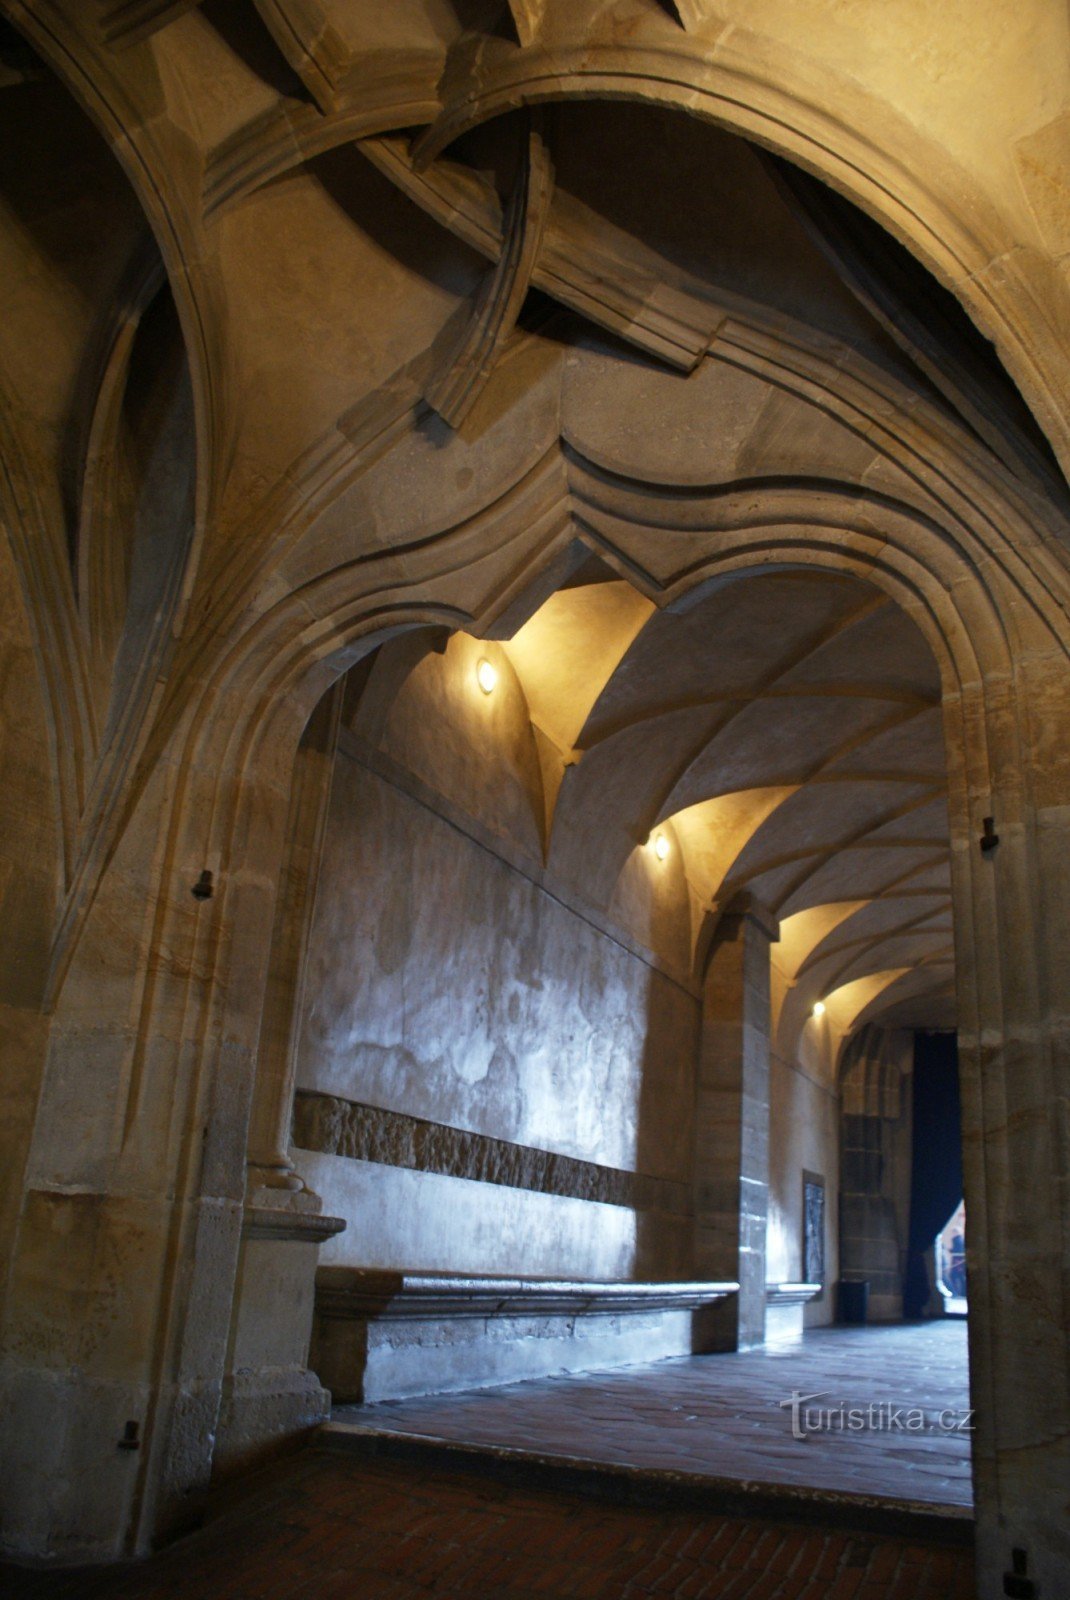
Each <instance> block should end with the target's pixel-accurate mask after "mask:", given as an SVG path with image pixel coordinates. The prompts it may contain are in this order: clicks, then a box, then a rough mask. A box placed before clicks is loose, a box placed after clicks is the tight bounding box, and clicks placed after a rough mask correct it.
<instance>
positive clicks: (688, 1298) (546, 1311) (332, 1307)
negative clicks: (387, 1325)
mask: <svg viewBox="0 0 1070 1600" xmlns="http://www.w3.org/2000/svg"><path fill="white" fill-rule="evenodd" d="M738 1288H739V1285H738V1283H707V1282H696V1283H624V1282H606V1281H603V1280H598V1279H591V1280H576V1279H557V1278H510V1277H497V1276H486V1277H475V1276H473V1277H466V1276H460V1275H458V1274H453V1273H434V1272H385V1271H382V1270H381V1269H375V1268H362V1267H320V1269H319V1271H318V1272H317V1273H316V1312H317V1315H320V1316H333V1317H362V1318H363V1317H367V1318H374V1319H375V1320H376V1321H394V1320H399V1319H405V1318H412V1317H416V1318H424V1317H435V1318H439V1317H449V1318H454V1317H481V1318H483V1317H516V1316H525V1317H530V1316H546V1317H550V1316H554V1317H575V1316H598V1315H608V1314H611V1313H612V1314H615V1315H617V1316H621V1315H624V1314H626V1313H629V1312H639V1311H696V1310H699V1309H700V1308H701V1307H702V1306H706V1305H712V1304H713V1303H714V1301H717V1300H722V1299H724V1298H725V1296H726V1295H729V1294H734V1293H735V1292H736V1291H737V1290H738Z"/></svg>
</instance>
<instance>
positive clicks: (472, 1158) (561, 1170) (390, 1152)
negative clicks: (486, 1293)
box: [293, 1089, 690, 1216]
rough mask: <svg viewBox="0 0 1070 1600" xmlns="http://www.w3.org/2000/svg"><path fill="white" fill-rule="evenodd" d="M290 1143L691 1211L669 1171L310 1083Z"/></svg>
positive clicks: (300, 1095) (298, 1098) (478, 1178)
mask: <svg viewBox="0 0 1070 1600" xmlns="http://www.w3.org/2000/svg"><path fill="white" fill-rule="evenodd" d="M293 1143H294V1144H295V1146H297V1148H298V1149H301V1150H311V1151H315V1152H317V1153H318V1154H320V1155H331V1156H344V1157H346V1158H348V1159H349V1160H351V1161H374V1162H378V1163H380V1164H381V1165H383V1166H388V1167H408V1168H411V1169H412V1170H413V1171H416V1172H435V1173H439V1174H440V1175H441V1176H443V1177H448V1178H469V1179H471V1180H473V1181H475V1182H477V1183H497V1184H502V1185H503V1186H504V1187H506V1188H510V1189H532V1190H535V1191H537V1192H538V1193H540V1194H552V1195H560V1196H562V1197H563V1198H566V1199H570V1200H591V1201H596V1202H598V1203H599V1204H601V1205H610V1206H626V1207H628V1208H629V1209H630V1210H634V1211H661V1212H668V1213H670V1214H672V1215H676V1216H686V1215H687V1214H688V1213H689V1211H690V1194H689V1190H688V1187H687V1185H686V1184H683V1183H677V1182H674V1181H673V1180H672V1179H671V1178H655V1177H649V1176H647V1175H646V1174H645V1173H641V1172H627V1171H624V1170H623V1169H621V1168H619V1167H604V1166H599V1165H598V1164H597V1163H596V1162H593V1161H581V1160H579V1159H577V1158H576V1157H575V1156H565V1155H559V1154H558V1153H557V1152H555V1151H552V1150H537V1149H535V1148H534V1147H532V1146H530V1145H522V1144H512V1143H510V1142H509V1141H508V1140H506V1139H494V1138H491V1137H490V1135H489V1134H485V1133H472V1132H470V1131H469V1130H468V1129H464V1128H452V1127H449V1126H447V1125H446V1124H445V1123H441V1122H429V1121H426V1120H425V1119H424V1118H422V1117H412V1116H409V1115H408V1114H407V1113H405V1112H403V1111H388V1110H385V1109H384V1108H383V1107H381V1106H370V1105H362V1104H361V1103H359V1102H358V1101H354V1100H344V1099H342V1098H341V1097H340V1096H338V1095H330V1094H320V1093H318V1092H316V1091H315V1090H310V1089H299V1090H298V1091H297V1093H296V1095H295V1096H294V1114H293Z"/></svg>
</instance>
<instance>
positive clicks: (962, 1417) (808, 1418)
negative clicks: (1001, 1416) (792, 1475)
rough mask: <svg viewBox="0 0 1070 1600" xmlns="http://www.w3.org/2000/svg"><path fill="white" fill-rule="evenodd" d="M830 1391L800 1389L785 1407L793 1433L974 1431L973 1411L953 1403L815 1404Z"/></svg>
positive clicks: (784, 1402)
mask: <svg viewBox="0 0 1070 1600" xmlns="http://www.w3.org/2000/svg"><path fill="white" fill-rule="evenodd" d="M828 1396H829V1391H828V1390H827V1389H821V1390H818V1391H817V1392H816V1393H814V1394H800V1392H799V1391H798V1390H797V1389H796V1390H793V1392H792V1394H791V1396H790V1398H789V1399H787V1400H781V1402H780V1406H781V1410H788V1409H790V1411H791V1436H792V1438H793V1439H806V1438H808V1437H809V1436H810V1434H812V1433H972V1432H973V1415H974V1414H973V1412H972V1411H970V1410H966V1409H964V1408H962V1407H957V1406H949V1407H945V1408H944V1409H943V1410H940V1411H926V1410H925V1408H924V1407H923V1406H910V1405H897V1404H896V1403H895V1401H893V1400H873V1401H871V1402H870V1403H869V1405H861V1406H860V1405H852V1404H849V1403H848V1402H847V1401H846V1400H840V1401H837V1402H834V1403H833V1404H831V1405H815V1404H814V1402H815V1401H820V1400H827V1399H828Z"/></svg>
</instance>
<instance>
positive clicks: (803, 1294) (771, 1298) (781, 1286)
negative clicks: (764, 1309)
mask: <svg viewBox="0 0 1070 1600" xmlns="http://www.w3.org/2000/svg"><path fill="white" fill-rule="evenodd" d="M820 1293H821V1285H820V1284H819V1283H767V1284H766V1286H765V1302H766V1305H770V1306H803V1305H805V1304H806V1302H807V1301H808V1300H813V1299H815V1297H816V1296H817V1295H819V1294H820Z"/></svg>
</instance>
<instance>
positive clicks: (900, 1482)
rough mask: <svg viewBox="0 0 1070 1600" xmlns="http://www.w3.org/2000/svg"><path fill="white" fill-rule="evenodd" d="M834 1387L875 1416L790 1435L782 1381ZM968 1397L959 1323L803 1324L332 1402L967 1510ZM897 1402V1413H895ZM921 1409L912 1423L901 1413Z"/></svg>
mask: <svg viewBox="0 0 1070 1600" xmlns="http://www.w3.org/2000/svg"><path fill="white" fill-rule="evenodd" d="M796 1390H797V1391H799V1392H801V1393H804V1394H815V1393H819V1394H820V1395H821V1396H822V1398H821V1399H820V1400H818V1401H816V1402H814V1404H815V1405H816V1406H818V1407H821V1408H824V1409H825V1410H826V1411H833V1410H836V1409H837V1408H838V1407H839V1406H840V1404H841V1402H842V1404H843V1407H844V1411H843V1413H842V1416H843V1417H844V1418H846V1417H847V1416H848V1415H849V1409H850V1408H852V1407H856V1408H862V1409H863V1410H866V1411H867V1413H868V1411H869V1408H870V1407H875V1408H876V1410H875V1412H874V1413H873V1416H874V1417H875V1419H876V1425H874V1426H867V1427H865V1428H862V1429H859V1430H857V1431H853V1430H852V1429H851V1428H850V1427H847V1426H845V1425H843V1426H839V1427H836V1426H834V1427H833V1428H831V1429H826V1430H825V1431H819V1432H813V1433H811V1434H810V1435H809V1437H807V1439H806V1440H805V1441H800V1440H797V1439H794V1438H793V1437H792V1432H791V1416H790V1410H789V1409H788V1408H786V1407H785V1405H784V1403H783V1402H784V1401H785V1400H786V1399H787V1398H788V1397H789V1396H790V1395H791V1394H792V1392H793V1391H796ZM968 1406H969V1399H968V1367H967V1358H966V1324H965V1322H963V1321H947V1322H925V1323H908V1324H900V1325H895V1326H878V1327H874V1326H870V1327H863V1328H828V1329H815V1330H812V1331H811V1332H810V1333H809V1334H808V1335H807V1337H806V1339H805V1340H804V1342H803V1343H802V1344H801V1345H796V1346H794V1347H789V1348H781V1349H777V1348H775V1347H774V1348H766V1349H762V1350H749V1351H745V1352H743V1353H740V1354H735V1355H711V1356H697V1357H686V1358H682V1359H675V1360H668V1361H655V1362H650V1363H648V1364H646V1365H642V1366H634V1367H626V1368H621V1369H617V1370H613V1371H607V1372H592V1373H584V1374H579V1375H572V1376H559V1377H552V1378H542V1379H537V1380H534V1381H531V1382H527V1383H515V1384H510V1385H508V1386H507V1387H503V1388H496V1389H481V1390H474V1391H469V1392H467V1393H463V1394H449V1395H427V1396H424V1397H422V1398H420V1399H414V1400H400V1401H384V1402H381V1403H380V1404H378V1405H371V1406H340V1407H338V1408H337V1410H336V1411H335V1413H334V1417H335V1421H334V1422H333V1423H332V1427H333V1428H336V1429H337V1430H338V1433H339V1442H340V1443H341V1442H342V1440H341V1435H342V1434H343V1432H344V1430H347V1429H348V1430H352V1431H353V1433H354V1435H357V1434H360V1435H364V1436H365V1437H366V1436H367V1435H369V1434H382V1435H386V1436H388V1437H389V1436H391V1435H399V1434H400V1435H406V1436H411V1435H414V1434H415V1435H419V1436H421V1437H423V1438H429V1439H435V1440H440V1441H443V1442H445V1443H447V1444H451V1445H465V1446H478V1447H487V1448H494V1449H509V1450H514V1451H526V1452H529V1453H531V1454H538V1455H542V1456H548V1457H552V1458H556V1459H558V1460H566V1459H567V1460H570V1461H577V1462H588V1463H594V1464H601V1465H612V1466H615V1467H620V1468H624V1469H635V1470H637V1471H641V1472H644V1471H645V1472H658V1471H660V1472H673V1473H682V1474H687V1475H690V1476H692V1477H699V1478H702V1477H714V1478H718V1479H731V1480H735V1481H738V1482H741V1483H765V1484H776V1485H783V1486H786V1487H788V1488H791V1489H805V1490H819V1491H825V1492H827V1493H829V1494H831V1495H843V1496H859V1495H861V1496H872V1495H876V1496H879V1497H881V1498H883V1499H898V1500H903V1501H908V1502H911V1503H913V1504H918V1505H928V1506H931V1507H933V1508H942V1507H952V1508H957V1509H959V1510H960V1511H965V1510H968V1509H969V1508H970V1507H971V1506H972V1503H973V1492H972V1484H971V1476H970V1434H969V1432H968V1431H965V1430H963V1431H959V1430H957V1429H954V1428H951V1429H948V1428H944V1427H941V1426H940V1424H939V1419H940V1417H941V1414H945V1413H946V1414H952V1416H953V1418H954V1419H959V1418H962V1417H963V1416H964V1415H965V1413H966V1411H967V1408H968ZM897 1409H901V1410H902V1413H903V1419H901V1420H900V1422H899V1424H898V1425H897V1424H896V1423H895V1422H894V1420H893V1413H894V1412H895V1411H896V1410H897ZM911 1410H917V1411H919V1412H923V1413H924V1416H925V1419H926V1427H925V1429H924V1431H920V1432H914V1431H912V1430H911V1429H909V1428H907V1427H906V1426H905V1425H903V1420H904V1419H905V1417H906V1414H907V1413H908V1412H909V1411H911Z"/></svg>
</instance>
